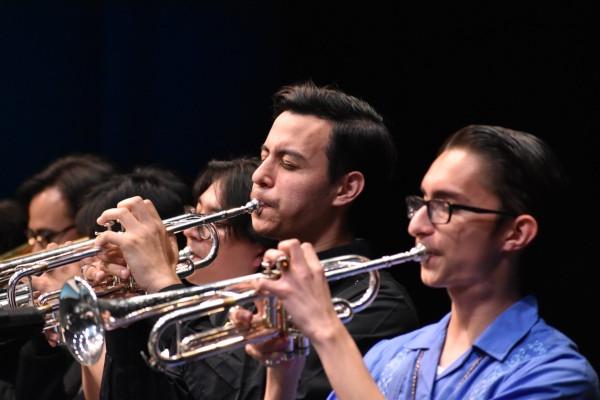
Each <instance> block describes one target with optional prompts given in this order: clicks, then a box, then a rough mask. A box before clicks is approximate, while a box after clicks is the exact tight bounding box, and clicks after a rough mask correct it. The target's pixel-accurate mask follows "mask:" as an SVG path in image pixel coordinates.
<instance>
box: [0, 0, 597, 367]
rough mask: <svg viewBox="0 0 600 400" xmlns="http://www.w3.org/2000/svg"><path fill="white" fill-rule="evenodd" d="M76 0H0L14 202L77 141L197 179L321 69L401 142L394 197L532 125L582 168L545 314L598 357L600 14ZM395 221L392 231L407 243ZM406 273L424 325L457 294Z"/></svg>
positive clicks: (257, 139)
mask: <svg viewBox="0 0 600 400" xmlns="http://www.w3.org/2000/svg"><path fill="white" fill-rule="evenodd" d="M73 3H74V4H69V3H60V2H51V3H50V2H48V3H45V2H42V1H18V2H17V1H14V2H2V3H0V134H1V135H2V142H1V143H2V144H1V147H0V148H1V153H0V154H1V157H0V174H1V181H0V182H1V185H0V195H1V196H2V197H5V196H10V195H12V193H13V192H14V190H15V189H16V187H17V186H18V184H19V183H20V182H21V181H22V180H23V179H25V178H26V177H27V176H29V175H31V174H32V173H34V172H36V171H38V170H40V169H41V168H43V167H44V166H45V165H47V164H48V163H49V162H51V161H52V160H54V159H55V158H56V157H59V156H62V155H65V154H68V153H72V152H91V153H97V154H101V155H104V156H106V157H108V158H109V159H111V160H113V161H115V162H116V163H117V164H118V165H119V166H121V167H122V168H124V169H128V168H130V167H132V166H135V165H140V164H148V163H152V164H156V165H160V166H164V167H168V168H171V169H173V170H175V171H176V172H177V173H179V174H180V175H181V176H182V177H183V178H184V179H186V180H187V181H191V180H192V179H193V178H194V177H195V175H196V173H197V172H198V170H199V169H200V168H201V167H202V166H203V165H204V164H205V162H206V161H207V160H208V159H210V158H223V157H228V156H239V155H243V154H251V155H258V148H259V146H260V144H261V143H262V140H263V139H264V137H265V136H266V133H267V132H268V129H269V126H270V109H269V105H270V95H271V94H272V93H273V92H274V91H275V90H276V89H277V88H278V87H279V86H281V85H283V84H288V83H292V82H296V81H299V80H305V79H309V78H310V79H313V80H314V81H315V82H316V83H318V84H330V83H333V84H336V85H337V86H339V87H340V88H342V89H344V90H346V91H348V92H349V93H352V94H354V95H357V96H359V97H362V98H364V99H366V100H368V101H369V102H371V103H372V104H373V105H374V106H375V108H377V109H378V110H379V111H380V112H381V113H382V114H383V115H384V117H385V118H386V120H387V123H388V125H389V126H390V128H391V130H392V132H393V134H394V137H395V139H396V142H397V145H398V147H399V149H400V152H401V160H400V163H399V167H400V170H401V174H400V176H399V178H398V185H397V187H396V188H394V189H395V191H394V190H392V191H391V194H393V195H404V194H406V193H408V192H416V191H417V190H418V187H419V181H420V179H421V177H422V175H423V173H424V172H425V171H426V168H427V166H428V164H429V163H430V162H431V160H432V159H433V156H434V154H435V151H436V149H437V147H438V146H439V145H440V143H441V141H442V139H443V138H444V137H445V136H447V135H448V134H449V133H451V132H453V131H455V130H456V129H458V128H460V127H462V126H464V125H466V124H470V123H487V124H498V125H504V126H508V127H511V128H515V129H521V130H526V131H529V132H532V133H535V134H537V135H538V136H541V137H542V138H544V139H545V140H546V141H547V142H549V143H550V144H551V145H552V146H553V147H554V148H555V150H556V151H557V153H558V155H559V157H560V158H561V159H562V160H563V161H564V163H565V166H566V168H567V171H568V172H569V174H570V176H571V178H572V186H571V191H572V193H571V195H572V199H573V200H572V202H567V203H565V205H564V214H563V215H557V216H556V222H557V224H558V227H559V228H560V230H561V231H560V233H561V236H562V238H561V241H560V243H558V245H557V246H553V247H546V248H544V249H543V250H544V251H543V254H542V255H543V257H544V262H546V263H548V265H549V267H550V266H554V267H555V268H553V269H551V268H549V269H548V270H549V271H552V272H549V273H548V275H542V276H540V280H541V281H548V282H549V283H548V287H547V292H546V296H545V297H546V298H545V299H544V300H545V301H546V302H545V303H544V304H547V306H545V308H544V313H545V315H546V316H547V318H548V319H549V320H550V322H552V323H553V324H555V325H557V326H558V327H559V328H560V329H562V330H563V331H565V332H566V333H567V334H568V335H570V336H571V337H573V338H574V339H575V341H576V342H577V343H579V344H580V346H581V348H582V349H583V351H584V352H585V354H586V355H587V356H588V358H590V360H591V361H592V362H594V363H596V367H597V368H598V367H599V364H598V362H599V360H598V355H600V351H599V346H598V344H597V343H596V342H597V340H596V338H595V337H594V335H593V334H592V333H590V332H591V330H590V329H589V323H590V319H593V318H594V317H595V316H596V315H597V305H598V304H599V301H598V299H597V296H595V292H596V287H595V286H596V285H595V284H594V279H593V278H592V277H594V276H595V275H596V273H595V269H596V268H597V266H596V264H597V262H596V260H595V257H593V253H592V252H591V250H592V249H594V248H595V247H596V246H597V243H595V242H596V240H595V238H597V235H590V234H589V233H587V231H589V230H590V229H591V230H593V229H594V228H595V227H596V226H597V224H595V222H598V221H597V220H598V218H597V216H596V214H597V213H596V212H595V206H594V201H595V199H597V197H595V196H594V195H595V193H596V192H597V190H596V188H595V186H596V185H597V184H598V157H597V156H596V144H597V142H598V141H597V138H596V137H597V132H598V129H599V128H600V117H599V115H600V113H599V111H600V99H599V98H598V95H599V93H598V89H599V71H600V65H599V64H600V63H599V62H598V58H597V55H596V54H597V52H598V48H599V46H598V44H599V43H598V40H597V39H596V38H597V37H599V35H598V33H599V32H598V29H597V27H596V25H597V24H594V23H593V21H592V15H594V13H593V10H592V9H591V8H589V9H588V8H586V7H583V6H580V5H579V6H578V5H569V6H566V5H565V6H562V7H558V6H550V5H548V4H546V5H545V6H544V8H537V7H535V6H533V5H526V4H521V5H520V7H519V8H518V9H507V8H501V7H495V8H494V7H491V6H489V5H478V6H471V7H469V8H467V7H466V6H450V5H446V6H439V5H436V6H434V5H433V4H432V3H431V4H430V3H427V4H426V5H423V6H417V5H410V6H407V5H402V4H395V5H394V4H388V5H378V3H377V2H367V3H362V5H360V6H350V5H349V3H347V2H346V3H339V4H337V3H330V2H325V1H322V2H320V4H309V3H307V2H302V4H297V5H283V4H279V3H277V4H272V3H269V2H262V1H255V2H251V1H245V2H239V3H237V2H224V3H221V4H219V5H216V4H212V5H206V4H203V2H196V1H170V2H167V1H164V2H159V1H145V2H139V4H136V5H134V4H133V3H130V2H123V1H104V2H79V3H80V4H75V2H73ZM396 3H401V2H396ZM540 173H544V171H540ZM392 192H393V193H392ZM401 208H402V207H399V209H401ZM377 211H378V212H379V214H375V210H374V218H381V219H382V221H387V220H388V219H389V218H387V217H382V216H381V214H380V212H381V210H377ZM394 212H397V210H395V211H394ZM394 221H395V220H394ZM398 221H400V222H398V223H396V224H395V225H394V228H386V229H388V231H389V234H390V237H395V238H398V239H397V241H398V247H399V248H406V247H407V246H409V245H410V239H409V238H408V236H407V234H406V233H405V226H406V223H405V220H400V219H398ZM382 225H383V224H382ZM396 227H397V228H396ZM382 229H384V228H383V227H382ZM407 271H410V272H398V273H397V274H398V277H399V279H401V280H403V281H404V282H405V283H406V284H407V286H409V288H410V289H411V290H412V291H413V293H414V294H415V298H416V300H417V303H418V306H419V309H420V310H421V313H422V316H423V320H424V322H429V321H431V320H434V319H436V318H438V317H439V316H440V315H441V314H442V313H443V312H444V311H445V309H446V307H447V300H446V298H445V294H444V293H443V292H440V291H433V290H429V289H423V288H422V287H421V286H420V284H418V283H417V282H418V273H417V269H416V268H409V269H407ZM550 274H551V275H550ZM580 316H583V317H580Z"/></svg>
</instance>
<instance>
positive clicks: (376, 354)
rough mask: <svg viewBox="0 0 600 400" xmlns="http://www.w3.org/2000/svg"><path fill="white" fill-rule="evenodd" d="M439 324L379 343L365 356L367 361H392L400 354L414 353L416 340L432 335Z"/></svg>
mask: <svg viewBox="0 0 600 400" xmlns="http://www.w3.org/2000/svg"><path fill="white" fill-rule="evenodd" d="M436 326H437V324H431V325H427V326H424V327H423V328H421V329H417V330H414V331H412V332H409V333H405V334H403V335H400V336H396V337H394V338H391V339H385V340H381V341H379V342H378V343H377V344H376V345H375V346H373V348H372V349H371V350H369V352H368V353H367V355H366V356H365V361H367V360H378V359H383V358H386V359H391V358H394V357H396V356H397V355H398V354H399V353H404V352H407V351H412V350H414V349H415V346H413V345H414V344H415V343H414V342H415V340H417V339H419V338H421V337H422V336H423V335H428V334H430V333H431V332H432V331H433V330H434V329H435V328H436Z"/></svg>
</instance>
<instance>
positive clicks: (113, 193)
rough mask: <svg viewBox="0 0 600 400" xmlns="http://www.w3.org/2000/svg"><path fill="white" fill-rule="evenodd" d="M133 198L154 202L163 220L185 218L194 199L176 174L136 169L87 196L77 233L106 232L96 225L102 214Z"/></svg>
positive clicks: (79, 214) (80, 211)
mask: <svg viewBox="0 0 600 400" xmlns="http://www.w3.org/2000/svg"><path fill="white" fill-rule="evenodd" d="M133 196H141V197H142V198H144V199H149V200H150V201H152V203H153V204H154V206H155V207H156V210H157V211H158V214H159V215H160V217H161V218H162V219H166V218H170V217H174V216H177V215H180V214H183V212H184V205H185V204H186V201H187V200H188V199H189V197H190V196H189V189H188V188H187V186H186V185H185V184H184V183H183V182H182V181H181V180H180V179H179V178H178V177H177V176H176V175H175V174H173V173H172V172H170V171H167V170H164V169H160V168H156V167H140V168H136V169H134V170H133V172H130V173H127V174H120V175H115V176H114V177H112V178H111V179H109V180H108V181H106V182H104V183H102V184H100V185H98V186H96V187H95V188H94V189H92V190H91V191H90V192H89V193H88V195H87V196H85V198H84V204H83V206H82V207H81V209H80V210H79V212H78V213H77V216H76V218H75V224H76V226H77V229H78V230H79V231H80V232H82V233H84V234H87V235H88V236H89V237H93V236H94V232H95V231H99V230H102V227H100V226H98V225H97V224H96V219H97V218H98V217H99V216H100V214H102V212H103V211H104V210H107V209H109V208H112V207H116V206H117V204H118V203H119V202H120V201H121V200H124V199H126V198H129V197H133Z"/></svg>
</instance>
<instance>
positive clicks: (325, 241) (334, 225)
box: [308, 220, 354, 253]
mask: <svg viewBox="0 0 600 400" xmlns="http://www.w3.org/2000/svg"><path fill="white" fill-rule="evenodd" d="M353 238H354V235H353V234H352V232H350V230H349V229H347V227H346V224H344V223H342V222H341V221H340V220H335V221H332V222H331V223H329V224H326V225H325V229H324V230H321V231H320V232H316V234H315V235H314V238H313V239H312V240H308V241H309V242H310V243H312V244H313V247H314V248H315V251H316V252H317V253H318V252H320V251H325V250H329V249H332V248H334V247H337V246H342V245H345V244H348V243H350V242H352V239H353Z"/></svg>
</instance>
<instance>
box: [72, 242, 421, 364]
mask: <svg viewBox="0 0 600 400" xmlns="http://www.w3.org/2000/svg"><path fill="white" fill-rule="evenodd" d="M425 252H426V250H425V247H424V246H422V245H417V246H416V247H414V248H413V249H411V250H409V251H407V252H403V253H398V254H395V255H391V256H386V257H382V258H379V259H376V260H372V261H369V260H368V259H367V258H365V257H362V256H355V255H347V256H342V257H336V258H331V259H327V260H323V261H321V263H322V265H323V268H324V271H325V276H326V278H327V279H328V280H329V281H334V280H339V279H343V278H346V277H349V276H353V275H357V274H362V273H369V287H368V288H367V290H366V291H365V292H364V293H363V295H362V296H361V297H360V298H359V299H357V300H356V301H354V302H350V301H348V300H346V299H339V298H335V299H332V300H333V304H334V308H335V310H336V313H337V314H338V316H339V317H340V318H341V319H342V321H344V322H348V321H350V320H351V318H352V316H353V315H354V313H356V312H360V311H361V310H363V309H364V308H366V307H368V306H369V305H370V304H371V303H372V302H373V300H374V299H375V297H376V296H377V293H378V291H379V285H380V278H379V273H378V270H379V269H382V268H388V267H391V266H393V265H397V264H401V263H405V262H408V261H418V260H420V259H421V257H422V256H423V255H424V254H425ZM285 262H287V261H286V260H282V261H280V263H279V264H276V265H275V266H274V268H271V267H268V268H266V270H265V271H263V272H259V273H255V274H250V275H246V276H241V277H238V278H233V279H227V280H224V281H219V282H215V283H212V284H208V285H203V286H196V287H192V288H186V289H179V290H173V291H168V292H162V293H155V294H150V295H144V296H137V297H132V298H129V299H121V300H103V299H100V300H99V299H98V298H97V296H96V295H95V294H94V291H93V290H92V289H91V287H90V286H89V284H87V282H85V281H83V280H81V279H78V278H75V279H74V280H70V281H68V282H67V283H66V284H65V286H64V287H63V290H62V292H61V297H60V318H61V327H62V329H63V333H64V337H65V344H66V346H67V348H68V349H69V351H70V352H71V354H72V355H73V356H74V357H75V359H76V360H77V361H78V362H80V363H81V364H84V365H91V364H93V363H95V362H96V361H97V360H98V358H99V357H100V354H101V349H102V347H103V345H104V340H105V331H110V330H114V329H117V328H120V327H123V326H127V325H129V324H131V323H133V322H135V321H139V320H141V319H145V318H149V317H156V316H160V318H159V319H158V321H157V322H156V323H155V324H154V326H153V328H152V331H151V333H150V337H149V339H148V353H149V359H148V362H149V364H150V365H152V366H154V367H156V368H159V369H162V368H167V367H169V366H173V365H177V364H180V363H183V362H186V361H189V360H191V359H196V358H206V357H210V356H212V355H215V354H219V353H222V352H227V351H232V350H234V349H236V348H239V347H242V346H244V345H245V344H246V343H257V342H263V341H266V340H268V339H270V338H273V337H275V336H277V335H280V334H285V335H287V336H288V337H289V338H290V352H291V353H294V354H296V353H301V354H305V353H306V351H308V341H307V339H306V338H305V337H303V336H302V335H301V333H300V332H299V331H297V330H296V329H295V328H294V326H293V324H291V323H290V320H289V318H288V316H287V315H286V312H285V310H284V309H283V307H281V306H280V304H279V302H278V300H277V299H276V298H275V297H273V296H263V295H260V294H259V293H256V292H255V291H254V290H247V289H244V288H241V287H240V286H244V285H240V284H244V283H248V282H251V281H254V280H256V279H259V278H265V279H277V278H278V277H279V276H280V270H281V268H282V264H281V263H285ZM236 286H237V288H236ZM258 299H262V300H263V301H264V302H265V313H264V314H263V315H262V318H261V319H260V320H258V321H255V322H253V326H252V328H251V329H250V330H249V331H244V332H241V331H239V330H238V329H237V328H236V327H234V326H230V325H227V324H226V325H225V326H224V327H222V328H216V329H211V330H209V331H206V332H200V333H195V334H191V335H188V336H186V337H183V338H181V332H180V327H181V323H183V322H185V321H188V320H192V319H197V318H199V317H203V316H207V315H210V314H214V313H218V312H222V311H225V310H226V309H227V308H228V307H230V306H233V305H238V304H241V303H245V302H250V301H254V300H258ZM172 325H175V328H176V334H177V339H176V347H177V351H176V352H175V354H169V352H168V349H162V348H161V345H160V344H161V343H164V342H163V341H162V340H161V336H162V334H163V333H164V332H165V331H166V330H167V329H168V328H169V327H170V326H172Z"/></svg>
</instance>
